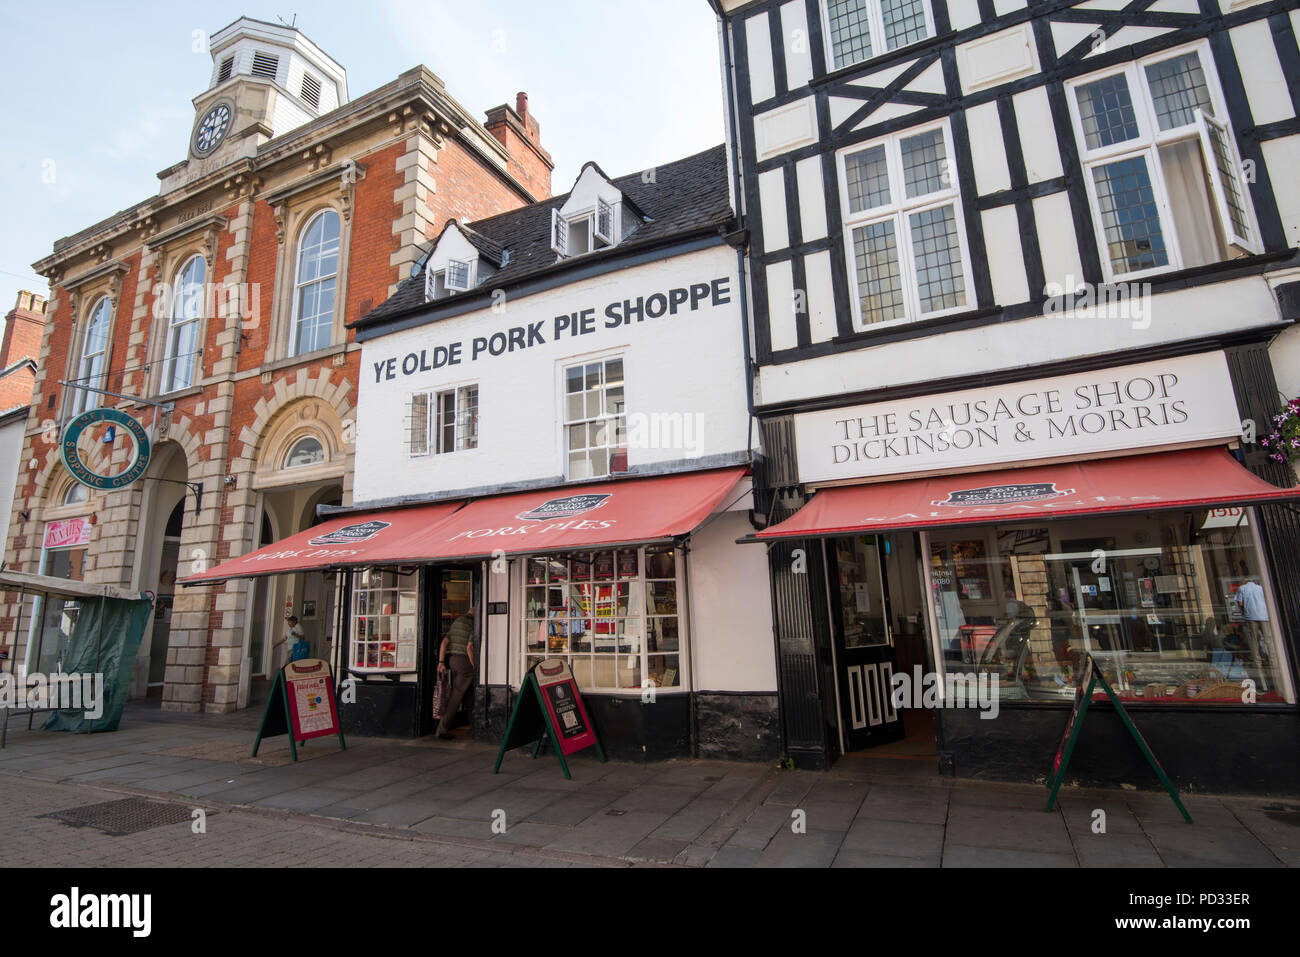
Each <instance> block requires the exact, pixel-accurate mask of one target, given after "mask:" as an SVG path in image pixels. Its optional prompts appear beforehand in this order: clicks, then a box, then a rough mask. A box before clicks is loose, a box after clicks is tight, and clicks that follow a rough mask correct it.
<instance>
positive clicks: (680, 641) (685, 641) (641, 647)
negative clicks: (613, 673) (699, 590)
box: [511, 543, 692, 695]
mask: <svg viewBox="0 0 1300 957" xmlns="http://www.w3.org/2000/svg"><path fill="white" fill-rule="evenodd" d="M660 544H661V545H662V546H667V544H668V543H660ZM657 547H659V546H658V545H655V544H649V545H632V546H623V547H622V548H620V547H618V546H611V547H610V548H593V549H590V550H589V551H590V552H591V553H596V552H613V553H614V575H615V577H614V579H613V582H614V583H615V592H614V594H615V595H617V583H619V582H624V581H626V582H628V583H634V584H633V588H636V589H639V591H640V598H639V601H636V602H635V603H634V602H632V601H630V602H629V605H630V606H634V607H636V614H631V610H632V609H631V607H630V608H629V614H628V615H627V616H626V618H625V620H627V621H637V620H639V622H640V628H639V633H638V634H637V635H635V636H634V637H635V639H636V643H637V650H636V651H635V652H616V653H614V654H612V655H611V654H610V653H609V652H604V655H605V656H606V657H612V658H613V659H614V660H615V661H617V660H618V659H619V658H626V657H628V656H630V655H632V654H635V655H636V656H637V658H638V660H639V662H640V669H641V677H642V680H643V681H644V680H645V679H646V678H647V677H648V674H649V671H648V666H649V659H650V658H651V657H652V656H653V657H659V656H665V655H676V656H677V672H678V673H677V683H676V684H674V685H664V686H662V687H658V688H657V689H656V691H657V693H659V694H679V693H680V694H685V693H688V692H689V691H690V690H691V688H692V683H691V652H690V648H691V644H690V642H691V637H692V636H691V631H690V623H691V614H690V609H689V608H688V607H687V594H686V563H685V557H686V554H685V552H684V551H683V550H682V549H681V548H673V549H672V551H673V578H671V579H668V578H650V577H649V575H648V571H649V569H648V568H647V561H646V552H647V550H648V549H651V548H657ZM624 548H632V549H635V550H636V552H637V563H638V566H637V567H638V571H637V577H636V578H635V579H632V578H621V577H619V576H618V553H619V552H620V551H623V550H624ZM570 554H571V553H569V552H537V553H533V554H528V555H521V556H519V558H520V559H521V560H520V562H519V575H518V577H517V579H516V582H515V587H516V591H515V607H516V608H518V609H519V613H518V615H517V616H512V617H514V621H513V622H512V627H511V632H512V633H513V634H514V635H515V636H516V640H517V641H518V644H517V645H516V648H515V653H516V656H517V657H516V661H517V662H518V663H519V666H520V670H519V674H525V673H526V672H527V670H528V667H529V657H530V655H531V657H537V652H536V651H533V652H529V650H528V635H529V631H530V630H531V629H534V628H537V627H538V625H539V624H540V623H541V622H542V619H538V618H528V617H527V616H526V612H527V609H528V589H529V588H530V587H532V588H538V587H546V588H556V587H561V586H560V585H559V584H558V583H557V584H550V583H549V582H548V583H547V584H546V585H536V584H534V585H531V586H530V585H529V582H528V563H529V560H530V559H534V558H539V557H542V558H559V559H564V560H565V561H567V560H568V559H569V557H570ZM605 581H606V580H605V579H601V582H602V583H603V582H605ZM667 581H674V582H675V583H676V598H677V610H676V613H675V615H672V616H663V615H650V614H648V613H647V610H646V609H647V605H648V602H647V600H646V587H647V582H667ZM573 584H592V583H591V582H587V583H583V582H574V581H572V579H571V577H570V578H568V579H567V580H566V581H565V582H564V583H563V587H564V588H565V589H566V591H567V589H568V588H569V586H570V585H573ZM591 617H592V618H593V619H597V620H598V617H597V616H595V615H593V616H591ZM612 617H613V618H614V619H617V617H618V616H612ZM652 617H656V618H657V617H676V619H677V650H676V651H663V650H657V651H654V652H652V651H650V641H649V637H650V623H649V619H650V618H652ZM548 620H549V619H548ZM569 638H570V643H569V650H568V651H565V652H555V653H552V652H550V651H549V650H547V651H546V653H545V657H548V658H560V659H563V660H564V661H565V662H566V663H567V664H569V666H570V668H572V662H573V659H574V658H575V657H586V656H595V655H600V654H602V653H601V652H597V651H596V650H595V639H593V640H592V650H591V651H589V652H574V651H573V650H572V644H571V638H572V636H569ZM574 677H575V678H577V677H578V675H577V673H575V675H574ZM578 687H579V688H580V689H581V690H582V691H583V692H584V693H586V692H592V693H598V694H611V695H615V694H616V695H634V694H641V693H643V688H642V687H637V688H616V687H612V686H609V685H586V684H583V683H581V682H579V685H578Z"/></svg>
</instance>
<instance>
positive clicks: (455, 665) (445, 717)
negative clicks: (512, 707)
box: [438, 605, 478, 739]
mask: <svg viewBox="0 0 1300 957" xmlns="http://www.w3.org/2000/svg"><path fill="white" fill-rule="evenodd" d="M477 621H478V606H477V605H471V606H470V609H469V611H468V612H466V613H465V614H463V615H461V616H460V617H459V618H457V619H456V620H455V621H454V622H452V623H451V627H450V628H448V629H447V637H446V638H444V639H442V644H441V645H439V646H438V673H439V674H445V673H446V672H447V671H448V670H450V672H451V677H452V684H451V700H449V701H448V702H447V708H446V710H445V711H443V713H442V718H441V719H440V720H439V721H438V737H440V738H443V739H448V738H450V737H451V723H452V721H453V720H455V718H456V713H457V712H458V711H460V703H461V701H462V700H464V698H465V692H466V691H468V690H469V686H470V685H471V684H472V683H473V682H474V675H475V674H476V673H477V670H478V669H477V665H476V664H475V658H474V634H475V627H474V625H475V623H476V622H477Z"/></svg>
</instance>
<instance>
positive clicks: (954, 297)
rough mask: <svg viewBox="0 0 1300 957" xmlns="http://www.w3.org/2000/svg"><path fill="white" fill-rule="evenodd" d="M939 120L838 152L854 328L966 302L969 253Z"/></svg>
mask: <svg viewBox="0 0 1300 957" xmlns="http://www.w3.org/2000/svg"><path fill="white" fill-rule="evenodd" d="M950 156H951V147H950V140H949V134H948V127H947V125H946V124H941V125H938V126H933V127H930V128H928V129H922V130H919V131H917V130H913V131H908V132H906V133H900V134H896V135H894V136H890V137H887V138H885V139H883V140H880V141H877V142H872V143H867V144H865V145H863V146H854V147H851V148H850V149H847V150H845V151H843V152H842V153H841V154H840V164H841V165H840V177H841V189H840V201H841V204H842V208H843V211H844V223H845V241H846V246H847V248H848V260H849V262H848V265H849V274H850V275H851V276H852V277H853V279H854V282H855V284H856V289H857V295H856V296H855V297H854V309H855V314H856V317H857V322H858V324H859V327H870V326H873V325H877V324H879V323H886V322H896V321H905V320H910V319H919V318H923V317H928V316H934V315H941V314H943V313H947V312H952V311H955V310H959V309H964V308H967V306H968V304H969V303H970V302H971V292H970V279H969V275H968V273H969V269H968V268H967V265H966V264H967V263H968V262H969V256H968V254H967V252H966V235H965V230H964V228H963V224H962V218H961V195H960V192H959V191H958V189H957V178H956V175H955V174H954V172H953V169H952V166H951V160H950Z"/></svg>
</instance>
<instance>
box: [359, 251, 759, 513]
mask: <svg viewBox="0 0 1300 957" xmlns="http://www.w3.org/2000/svg"><path fill="white" fill-rule="evenodd" d="M714 281H719V282H720V286H719V287H718V288H719V289H725V290H726V294H725V296H719V298H720V299H721V298H725V299H726V300H727V301H726V302H725V303H723V304H720V305H713V304H712V302H713V297H712V294H711V293H710V295H709V296H708V297H706V298H705V299H703V300H702V301H701V302H700V303H699V306H698V308H697V309H696V310H694V311H691V310H690V309H689V302H688V303H686V304H684V305H682V306H680V307H679V310H678V314H677V315H676V316H675V317H674V316H670V315H665V316H663V317H662V318H658V319H648V318H647V319H645V320H644V321H642V322H634V323H632V324H630V325H618V326H617V327H615V328H607V327H606V322H607V319H606V313H605V310H606V306H607V305H608V304H610V303H613V302H618V303H619V304H620V309H621V306H622V303H623V302H624V301H625V300H628V299H632V300H635V299H637V298H638V297H647V298H649V297H650V296H652V295H653V294H656V293H667V292H668V291H669V290H670V289H674V288H678V289H680V288H689V287H692V286H699V285H700V284H711V283H713V282H714ZM711 288H712V287H711ZM587 309H591V310H594V312H593V318H592V322H591V327H590V332H588V333H585V334H580V335H576V336H571V335H568V334H567V333H562V335H561V338H560V339H559V340H558V341H557V340H556V339H555V338H554V330H555V326H556V317H558V316H565V317H568V316H570V315H571V314H572V313H575V312H579V311H581V310H587ZM537 323H540V324H541V325H540V326H539V327H537V328H539V329H540V330H541V332H542V333H543V334H544V336H545V342H543V343H538V344H534V345H532V346H530V347H527V348H524V349H521V350H518V349H517V350H515V351H511V352H505V353H503V354H501V355H498V356H489V355H487V354H486V353H483V354H481V355H480V356H479V358H478V359H477V360H475V359H473V358H472V344H473V340H474V339H475V338H487V339H490V337H491V336H492V335H493V334H495V333H499V332H500V333H505V332H507V331H508V330H509V329H510V328H512V327H514V328H523V329H527V328H529V327H533V326H534V325H535V324H537ZM740 323H741V315H740V284H739V280H738V278H737V276H736V255H735V251H734V250H732V249H731V248H730V247H729V246H725V245H722V246H717V247H713V248H709V249H704V250H699V251H697V252H694V253H690V254H688V255H684V256H677V257H674V258H672V259H668V260H662V261H659V262H655V263H649V264H646V265H643V266H637V267H633V268H629V269H623V270H619V271H617V272H613V273H609V274H607V275H604V276H600V277H597V278H594V279H591V280H587V281H584V282H577V283H573V284H571V285H568V286H564V287H561V288H558V289H552V290H547V291H546V292H541V293H537V294H535V295H532V296H528V297H525V298H521V299H518V300H509V301H506V302H505V303H504V304H503V308H502V310H501V311H500V312H494V311H493V310H492V309H491V308H488V309H480V310H477V311H475V312H473V313H468V314H466V315H463V316H457V317H454V318H451V319H445V320H441V321H439V322H434V323H429V324H426V325H423V326H419V327H417V328H414V329H408V330H405V331H402V332H398V333H393V334H391V335H387V336H384V337H381V338H379V339H375V340H371V341H368V342H366V343H364V344H363V346H362V358H361V384H360V387H359V390H358V393H359V398H358V408H357V454H356V474H355V484H354V493H353V495H354V501H356V502H357V503H364V502H367V501H374V500H376V499H388V498H394V497H397V496H427V495H431V494H434V493H437V492H445V491H452V490H461V489H472V488H481V487H487V486H499V485H502V484H505V483H512V482H527V481H541V480H547V479H555V478H556V477H558V476H563V475H564V474H565V443H564V433H563V426H562V421H563V405H562V399H563V396H562V389H563V381H564V378H563V377H564V368H565V367H566V366H568V365H573V364H576V363H578V362H582V361H590V360H594V359H598V358H605V357H611V356H619V355H621V356H622V357H623V360H624V375H625V377H626V383H627V384H626V390H627V391H626V396H627V399H626V401H627V411H628V413H629V417H631V416H632V415H650V416H655V415H656V414H657V415H658V416H660V419H659V421H660V422H668V421H671V417H672V416H674V415H676V416H677V417H678V419H677V420H676V421H682V422H684V421H685V419H684V418H683V417H685V416H689V417H691V419H692V421H693V422H694V423H695V424H696V425H697V426H698V431H697V432H695V433H694V434H693V435H691V436H690V437H689V438H690V439H691V440H692V441H691V442H690V443H689V444H681V443H678V444H674V443H672V442H668V441H663V442H659V443H657V446H656V447H648V448H637V447H633V448H630V449H629V451H628V465H629V467H630V468H635V467H637V466H652V465H654V464H655V463H666V462H677V461H681V460H690V459H696V458H700V457H703V456H710V455H719V454H724V453H735V452H747V451H748V449H749V441H748V434H749V419H748V412H747V409H746V404H745V365H744V361H743V358H742V354H741V353H742V350H741V325H740ZM457 342H460V343H462V351H461V361H460V363H459V364H456V365H445V366H443V367H442V368H437V369H432V368H431V369H428V370H427V371H414V372H413V373H412V374H410V375H405V374H403V364H404V363H405V362H407V361H408V360H407V357H408V356H414V357H415V363H414V364H416V365H418V361H419V357H420V354H421V353H424V355H425V357H426V359H427V362H428V364H430V365H431V364H432V362H433V356H434V353H435V349H437V348H439V347H442V348H447V347H449V346H450V345H452V344H454V343H457ZM376 364H380V368H379V372H378V373H377V372H376ZM390 375H391V376H392V378H390V377H389V376H390ZM473 383H477V384H478V387H479V445H478V448H477V449H472V450H467V451H462V452H455V453H450V454H443V455H426V456H421V457H414V458H413V457H411V456H410V455H409V452H408V449H409V420H408V415H409V411H408V409H409V402H410V397H411V395H412V394H413V393H414V392H416V391H420V390H442V389H446V388H451V387H455V386H459V385H468V384H473ZM652 421H653V420H652ZM633 424H634V423H633V421H632V419H631V418H629V427H632V426H633ZM668 431H670V430H669V429H666V428H665V429H664V430H662V431H660V434H659V436H658V438H661V439H665V438H671V436H667V435H665V434H664V433H666V432H668ZM653 432H654V430H653V429H650V430H647V434H648V437H650V438H651V439H654V438H656V436H654V435H653V434H652V433H653ZM682 437H683V438H685V437H686V435H685V432H684V431H683V433H682ZM647 444H656V443H653V442H652V443H647Z"/></svg>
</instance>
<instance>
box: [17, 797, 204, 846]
mask: <svg viewBox="0 0 1300 957" xmlns="http://www.w3.org/2000/svg"><path fill="white" fill-rule="evenodd" d="M40 816H41V817H48V818H53V819H54V820H56V821H62V822H63V823H64V824H70V825H72V826H73V827H94V828H98V829H99V830H101V831H103V832H104V833H105V834H111V835H113V836H114V837H123V836H125V835H127V834H137V833H139V832H140V831H147V830H149V829H150V828H154V827H161V826H162V825H164V824H179V823H180V822H181V821H188V820H190V809H189V808H187V807H183V806H182V805H179V804H164V803H162V802H160V801H147V800H145V799H144V798H122V799H121V800H120V801H105V802H104V803H102V804H85V805H82V806H81V807H70V808H68V809H67V810H64V811H51V812H50V813H49V814H42V815H40Z"/></svg>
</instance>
